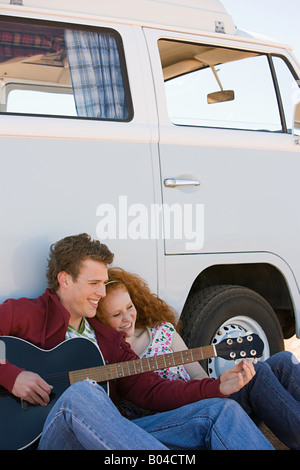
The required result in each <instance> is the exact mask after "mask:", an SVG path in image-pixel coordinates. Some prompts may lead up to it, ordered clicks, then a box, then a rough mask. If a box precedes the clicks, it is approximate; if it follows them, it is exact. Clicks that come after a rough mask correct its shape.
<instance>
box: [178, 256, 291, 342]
mask: <svg viewBox="0 0 300 470" xmlns="http://www.w3.org/2000/svg"><path fill="white" fill-rule="evenodd" d="M225 284H231V285H239V286H242V287H248V288H249V289H251V290H253V291H255V292H256V293H258V294H260V295H261V296H262V297H263V298H264V299H265V300H266V301H267V302H268V303H269V304H270V305H271V307H272V308H273V310H274V312H275V314H276V316H277V318H278V320H279V322H280V325H281V328H282V332H283V336H284V338H285V339H287V338H289V337H291V336H293V335H294V334H295V311H294V307H293V302H292V299H291V295H290V291H289V288H288V284H287V281H286V279H285V277H284V276H283V274H282V273H281V271H279V269H278V268H277V267H275V266H274V265H271V264H269V263H244V264H216V265H212V266H209V267H207V268H206V269H204V270H203V271H202V272H201V273H200V274H199V275H198V276H197V277H196V279H195V280H194V282H193V284H192V286H191V289H190V292H189V294H188V296H187V299H186V302H185V305H184V307H183V310H182V314H181V323H182V327H183V328H184V325H185V306H186V305H187V304H188V301H189V298H190V296H191V295H193V294H194V293H195V292H198V291H201V290H203V289H205V288H207V287H212V286H217V285H225Z"/></svg>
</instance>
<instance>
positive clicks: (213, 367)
mask: <svg viewBox="0 0 300 470" xmlns="http://www.w3.org/2000/svg"><path fill="white" fill-rule="evenodd" d="M182 317H183V318H182V325H183V331H181V334H182V337H183V339H184V340H185V342H186V344H187V346H188V347H189V348H195V347H198V346H206V345H211V344H217V343H219V342H221V341H222V340H224V339H225V338H227V337H228V335H231V337H232V338H234V337H237V336H238V335H239V334H241V335H242V336H244V335H245V334H246V333H248V332H251V333H256V334H258V335H259V337H260V338H261V339H262V341H263V342H264V351H263V355H262V357H261V358H260V359H259V360H263V361H264V360H266V359H267V358H268V357H270V356H271V355H273V354H275V353H277V352H279V351H282V350H283V349H284V341H283V334H282V330H281V327H280V323H279V321H278V318H277V316H276V314H275V312H274V310H273V309H272V307H271V306H270V304H269V303H268V302H267V301H266V300H265V299H264V298H263V297H261V296H260V295H259V294H257V293H256V292H255V291H252V290H251V289H248V288H246V287H241V286H231V285H225V286H213V287H209V288H205V289H203V290H201V291H198V292H195V293H194V294H192V295H191V296H190V298H189V299H188V301H187V303H186V305H185V308H184V312H183V315H182ZM201 365H202V367H203V368H204V369H205V370H206V371H207V373H208V374H209V376H210V377H213V378H217V377H218V376H219V375H220V374H221V373H222V372H223V371H224V370H226V369H228V368H230V367H233V365H234V363H233V361H227V360H225V359H222V358H213V359H208V360H206V361H202V362H201Z"/></svg>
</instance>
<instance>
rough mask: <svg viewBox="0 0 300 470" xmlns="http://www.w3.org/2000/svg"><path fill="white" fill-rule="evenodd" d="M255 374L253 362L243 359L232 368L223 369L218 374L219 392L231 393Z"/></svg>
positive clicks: (241, 386)
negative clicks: (223, 370)
mask: <svg viewBox="0 0 300 470" xmlns="http://www.w3.org/2000/svg"><path fill="white" fill-rule="evenodd" d="M254 375H255V369H254V367H253V364H252V362H251V361H249V360H248V359H243V360H242V361H241V362H240V363H239V364H238V365H236V366H235V367H233V368H232V369H228V370H225V372H223V373H222V374H221V375H220V392H221V393H223V395H227V396H228V395H231V394H232V393H235V392H238V391H239V390H240V389H241V388H243V387H244V386H245V385H246V384H247V383H248V382H250V380H251V379H252V377H254Z"/></svg>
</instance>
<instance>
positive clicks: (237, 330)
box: [208, 316, 270, 379]
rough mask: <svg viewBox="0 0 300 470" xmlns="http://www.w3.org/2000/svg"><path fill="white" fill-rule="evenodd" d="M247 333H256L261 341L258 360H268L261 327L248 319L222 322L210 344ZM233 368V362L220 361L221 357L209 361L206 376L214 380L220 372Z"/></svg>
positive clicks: (265, 339)
mask: <svg viewBox="0 0 300 470" xmlns="http://www.w3.org/2000/svg"><path fill="white" fill-rule="evenodd" d="M249 333H256V334H257V335H258V336H259V337H260V338H261V340H262V341H263V343H264V351H263V355H262V357H260V358H259V359H258V360H259V361H265V360H266V359H268V357H270V348H269V342H268V339H267V336H266V334H265V332H264V330H263V328H262V327H261V325H260V324H259V323H257V322H256V321H255V320H253V318H250V317H246V316H236V317H232V318H230V319H229V320H227V321H226V322H224V323H223V324H222V325H221V326H220V327H219V328H218V329H217V331H216V332H215V335H214V336H213V338H212V341H211V344H218V343H220V342H221V341H223V340H224V339H226V338H228V336H231V338H237V337H238V336H239V334H241V335H242V336H244V335H246V334H249ZM233 366H234V361H228V360H226V359H222V358H221V357H216V358H213V359H209V360H208V374H209V376H210V377H212V378H215V379H216V378H217V377H219V376H220V375H221V374H222V372H224V371H225V370H226V369H230V368H231V367H233Z"/></svg>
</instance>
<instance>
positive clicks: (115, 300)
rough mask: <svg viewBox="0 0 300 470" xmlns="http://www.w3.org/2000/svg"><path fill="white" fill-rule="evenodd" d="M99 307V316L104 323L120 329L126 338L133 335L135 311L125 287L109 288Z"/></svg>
mask: <svg viewBox="0 0 300 470" xmlns="http://www.w3.org/2000/svg"><path fill="white" fill-rule="evenodd" d="M100 308H101V316H100V318H101V321H102V322H103V323H104V324H105V325H108V326H110V327H112V328H114V329H115V330H118V331H122V332H123V333H125V334H126V336H127V337H128V338H130V337H131V336H133V334H134V328H135V321H136V315H137V312H136V309H135V306H134V305H133V302H132V300H131V298H130V295H129V293H128V292H127V290H126V289H125V288H123V287H118V288H117V289H113V290H111V291H110V292H109V293H108V294H106V297H104V298H103V299H101V305H100Z"/></svg>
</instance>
